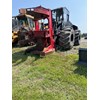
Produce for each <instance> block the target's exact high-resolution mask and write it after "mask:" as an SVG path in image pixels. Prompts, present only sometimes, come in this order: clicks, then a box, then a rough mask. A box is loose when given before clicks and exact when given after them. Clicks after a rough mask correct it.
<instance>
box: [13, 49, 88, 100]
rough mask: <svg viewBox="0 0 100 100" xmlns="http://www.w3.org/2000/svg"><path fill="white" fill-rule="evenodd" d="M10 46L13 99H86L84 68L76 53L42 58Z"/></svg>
mask: <svg viewBox="0 0 100 100" xmlns="http://www.w3.org/2000/svg"><path fill="white" fill-rule="evenodd" d="M24 49H25V48H13V56H12V63H13V68H12V75H13V77H12V79H13V87H12V98H13V100H87V78H86V77H87V76H86V75H87V69H86V66H85V65H78V63H77V62H78V55H76V54H74V55H67V56H63V55H61V54H60V53H57V52H55V53H52V54H49V55H46V56H45V57H44V58H41V57H39V56H34V55H32V54H27V55H24V54H23V53H24V51H23V50H24Z"/></svg>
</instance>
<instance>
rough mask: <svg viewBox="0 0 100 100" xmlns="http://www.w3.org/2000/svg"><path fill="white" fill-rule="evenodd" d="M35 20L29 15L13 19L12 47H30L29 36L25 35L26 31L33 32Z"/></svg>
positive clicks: (20, 15) (21, 15)
mask: <svg viewBox="0 0 100 100" xmlns="http://www.w3.org/2000/svg"><path fill="white" fill-rule="evenodd" d="M33 19H34V17H33V16H31V15H27V14H19V15H17V16H13V17H12V45H16V44H18V45H19V46H27V45H29V43H30V41H28V40H27V36H26V34H25V33H26V31H30V30H32V31H33V29H34V28H33V27H34V23H33ZM25 36H26V37H25ZM23 40H24V41H23ZM23 42H24V43H23Z"/></svg>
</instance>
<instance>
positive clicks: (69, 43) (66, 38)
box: [58, 30, 74, 50]
mask: <svg viewBox="0 0 100 100" xmlns="http://www.w3.org/2000/svg"><path fill="white" fill-rule="evenodd" d="M58 41H59V48H60V49H61V50H68V49H71V48H72V47H73V45H74V35H73V33H72V31H70V30H63V31H62V32H61V33H60V35H59V40H58Z"/></svg>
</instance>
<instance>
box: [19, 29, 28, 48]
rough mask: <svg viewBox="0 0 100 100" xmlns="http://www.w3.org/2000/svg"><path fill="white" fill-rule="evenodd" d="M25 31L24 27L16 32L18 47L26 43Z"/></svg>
mask: <svg viewBox="0 0 100 100" xmlns="http://www.w3.org/2000/svg"><path fill="white" fill-rule="evenodd" d="M26 32H27V30H26V29H22V30H21V31H19V32H18V45H19V46H20V47H23V46H26V45H27V44H28V43H27V42H26V41H27V40H26V39H25V33H26Z"/></svg>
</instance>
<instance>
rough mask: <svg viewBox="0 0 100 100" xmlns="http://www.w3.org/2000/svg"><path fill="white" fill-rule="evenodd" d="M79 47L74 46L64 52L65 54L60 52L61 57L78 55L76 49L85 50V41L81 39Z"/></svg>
mask: <svg viewBox="0 0 100 100" xmlns="http://www.w3.org/2000/svg"><path fill="white" fill-rule="evenodd" d="M80 42H81V43H80V45H79V46H74V47H73V48H72V49H71V50H68V51H65V52H60V53H61V54H62V55H63V54H64V55H66V54H78V49H79V48H87V40H86V39H84V38H82V39H81V41H80Z"/></svg>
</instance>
